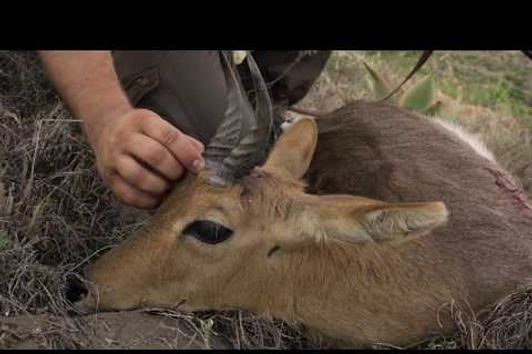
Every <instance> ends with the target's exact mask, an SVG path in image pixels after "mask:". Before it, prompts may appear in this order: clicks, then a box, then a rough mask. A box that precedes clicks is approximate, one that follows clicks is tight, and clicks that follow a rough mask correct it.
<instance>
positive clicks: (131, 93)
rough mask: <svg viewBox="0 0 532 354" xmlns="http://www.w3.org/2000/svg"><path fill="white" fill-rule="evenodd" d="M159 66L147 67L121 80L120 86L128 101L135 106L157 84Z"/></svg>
mask: <svg viewBox="0 0 532 354" xmlns="http://www.w3.org/2000/svg"><path fill="white" fill-rule="evenodd" d="M159 82H160V79H159V68H158V67H157V66H152V67H149V68H147V69H145V70H143V71H141V72H139V73H137V74H134V75H130V76H129V77H126V78H124V79H123V80H122V87H123V88H124V91H125V92H126V94H127V96H128V98H129V101H130V102H131V104H132V105H133V106H135V105H136V104H137V103H138V102H139V101H140V100H141V99H142V98H143V97H144V96H146V95H147V94H148V93H150V92H151V91H153V90H154V89H155V88H156V87H157V86H159Z"/></svg>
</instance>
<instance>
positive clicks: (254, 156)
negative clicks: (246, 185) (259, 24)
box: [204, 52, 273, 185]
mask: <svg viewBox="0 0 532 354" xmlns="http://www.w3.org/2000/svg"><path fill="white" fill-rule="evenodd" d="M223 59H224V62H223V64H224V69H225V74H226V80H227V83H228V95H227V97H228V107H227V110H226V112H225V119H224V121H223V122H222V123H221V124H220V126H219V127H218V129H217V130H216V134H215V136H214V138H213V139H212V140H211V142H210V143H209V145H208V146H207V148H206V149H205V153H204V156H205V160H206V166H207V173H208V175H207V176H208V178H209V180H210V181H211V183H213V184H216V185H230V184H232V183H234V181H235V179H238V178H240V177H241V176H243V175H245V174H246V173H247V172H248V171H249V170H250V169H251V168H252V167H253V166H254V165H255V164H257V163H258V162H260V160H261V159H263V157H264V156H263V155H264V151H265V147H266V145H267V143H268V138H269V135H270V131H271V126H272V121H273V117H272V107H271V101H270V97H269V94H268V89H267V87H266V83H265V82H264V80H263V78H262V75H261V74H260V70H259V68H258V66H257V63H256V62H255V60H254V59H253V57H252V56H251V54H250V53H249V52H248V53H247V55H246V60H247V64H248V66H249V69H250V73H251V78H252V82H253V86H254V92H255V102H256V104H255V106H256V113H255V112H254V111H253V109H252V107H251V105H250V103H249V101H248V99H247V96H246V95H245V93H244V91H243V89H242V84H241V82H240V81H239V79H238V78H237V76H236V75H235V67H234V64H233V63H232V61H230V60H229V59H228V56H227V53H223ZM247 117H250V118H251V120H252V126H251V129H250V130H249V132H248V134H247V135H246V136H244V138H242V139H241V140H240V141H239V137H240V133H241V131H242V126H243V121H244V119H246V118H247Z"/></svg>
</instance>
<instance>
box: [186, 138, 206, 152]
mask: <svg viewBox="0 0 532 354" xmlns="http://www.w3.org/2000/svg"><path fill="white" fill-rule="evenodd" d="M185 136H186V137H187V138H188V139H189V140H190V142H191V143H192V145H193V146H194V147H195V148H196V149H197V150H198V151H199V153H200V154H202V153H203V151H205V145H203V143H202V142H201V141H199V140H196V139H194V138H193V137H191V136H190V135H185Z"/></svg>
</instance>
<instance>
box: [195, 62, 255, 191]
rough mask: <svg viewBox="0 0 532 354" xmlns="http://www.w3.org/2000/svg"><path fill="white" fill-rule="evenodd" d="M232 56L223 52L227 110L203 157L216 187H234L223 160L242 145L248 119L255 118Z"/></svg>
mask: <svg viewBox="0 0 532 354" xmlns="http://www.w3.org/2000/svg"><path fill="white" fill-rule="evenodd" d="M230 58H231V55H229V53H228V52H221V59H222V68H223V71H224V75H225V81H226V84H227V109H226V111H225V113H224V117H225V118H224V119H223V121H222V123H221V124H220V125H219V126H218V128H217V130H216V133H215V135H214V137H213V138H212V139H211V141H210V142H209V144H208V146H207V147H206V148H205V152H204V153H203V156H204V158H205V163H206V168H207V171H208V172H209V177H210V179H212V180H213V182H214V183H216V184H230V183H232V178H231V176H230V174H229V173H228V171H226V168H225V167H224V165H223V160H224V159H225V158H226V157H227V156H229V154H230V153H231V151H232V150H233V149H234V148H235V147H236V146H237V145H238V142H239V139H240V135H241V131H242V126H243V121H244V117H245V116H252V115H253V109H252V107H251V105H250V104H249V102H248V100H247V99H246V97H245V93H244V90H243V88H242V84H241V82H240V81H239V79H238V78H237V75H236V74H235V72H236V68H235V66H234V63H233V61H232V60H231V59H230Z"/></svg>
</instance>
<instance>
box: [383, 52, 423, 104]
mask: <svg viewBox="0 0 532 354" xmlns="http://www.w3.org/2000/svg"><path fill="white" fill-rule="evenodd" d="M432 52H433V51H432V50H425V51H423V53H421V56H420V57H419V59H418V61H417V63H416V65H415V66H414V67H413V68H412V70H411V71H410V73H409V74H408V75H407V77H406V78H405V79H404V80H403V82H401V83H400V84H399V86H397V87H396V88H395V89H394V90H392V91H391V92H390V93H389V94H387V95H386V96H385V97H384V98H382V99H380V100H379V101H378V102H384V101H386V100H387V99H389V98H390V97H392V96H393V95H394V94H395V93H396V92H397V91H399V90H400V89H401V87H403V85H404V84H405V83H406V82H407V81H408V80H410V78H411V77H412V76H414V74H415V73H416V72H417V71H418V70H419V69H421V67H422V66H423V64H425V62H426V61H427V59H429V58H430V56H431V55H432Z"/></svg>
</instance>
